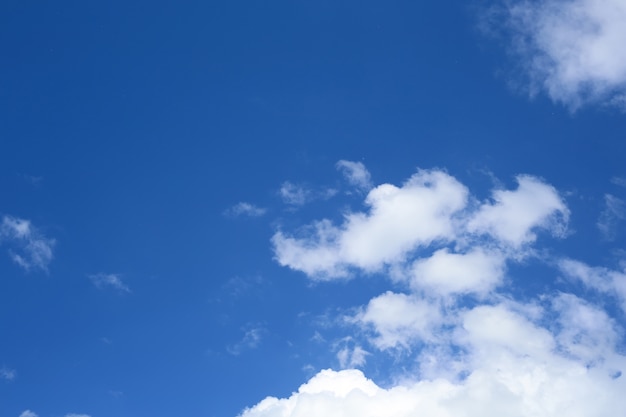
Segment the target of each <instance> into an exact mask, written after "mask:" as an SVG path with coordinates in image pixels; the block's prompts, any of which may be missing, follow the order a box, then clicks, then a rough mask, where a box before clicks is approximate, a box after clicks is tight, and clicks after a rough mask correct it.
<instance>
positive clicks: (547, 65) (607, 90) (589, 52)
mask: <svg viewBox="0 0 626 417" xmlns="http://www.w3.org/2000/svg"><path fill="white" fill-rule="evenodd" d="M505 20H506V21H507V22H508V26H509V29H510V30H511V34H512V42H513V49H514V50H515V51H516V52H517V53H518V54H519V60H520V62H521V63H522V66H523V67H524V68H525V70H526V71H527V74H528V76H529V79H530V82H531V88H532V89H534V90H538V89H541V90H543V91H545V92H546V93H547V94H548V95H549V97H550V98H552V99H553V100H554V101H557V102H561V103H563V104H565V105H566V106H568V107H570V108H571V109H576V108H578V107H580V106H581V105H583V104H585V103H588V102H604V103H608V104H613V105H617V106H619V107H621V108H622V109H624V110H626V48H624V45H626V25H625V24H624V22H625V21H626V1H624V0H519V1H517V0H515V1H508V2H507V8H506V15H505Z"/></svg>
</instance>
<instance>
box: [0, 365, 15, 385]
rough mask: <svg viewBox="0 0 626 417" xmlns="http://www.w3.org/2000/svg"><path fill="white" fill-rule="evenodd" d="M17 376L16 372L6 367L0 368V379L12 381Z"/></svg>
mask: <svg viewBox="0 0 626 417" xmlns="http://www.w3.org/2000/svg"><path fill="white" fill-rule="evenodd" d="M16 376H17V372H15V370H14V369H9V368H6V367H4V366H3V367H2V368H0V379H5V380H7V381H12V380H14V379H15V377H16Z"/></svg>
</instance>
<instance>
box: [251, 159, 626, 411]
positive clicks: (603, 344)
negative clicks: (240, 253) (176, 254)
mask: <svg viewBox="0 0 626 417" xmlns="http://www.w3.org/2000/svg"><path fill="white" fill-rule="evenodd" d="M517 183H518V185H517V187H516V188H515V189H512V190H503V189H497V190H495V191H493V193H492V196H491V198H490V199H489V200H487V201H484V202H480V201H477V200H476V199H475V198H472V197H471V195H470V194H469V191H468V190H467V188H466V187H465V186H464V185H462V184H461V183H460V182H459V181H457V180H456V179H455V178H453V177H451V176H450V175H449V174H447V173H445V172H443V171H439V170H431V171H418V173H417V174H415V175H414V176H412V177H411V178H410V179H409V180H408V181H407V182H406V183H405V184H403V185H402V186H401V187H396V186H393V185H389V184H383V185H381V186H378V187H375V188H373V189H371V190H370V192H369V194H368V195H367V197H366V200H365V204H366V206H367V208H368V210H367V211H365V212H348V213H345V214H344V220H343V222H342V223H341V224H339V225H335V224H333V223H332V222H331V221H329V220H321V221H318V222H315V223H313V224H311V225H310V226H308V227H306V228H304V229H303V230H301V231H299V232H298V233H299V234H298V233H296V234H295V235H287V234H286V233H284V232H278V233H277V234H275V235H274V237H273V240H272V242H273V245H274V249H275V255H276V259H277V261H278V262H279V263H281V264H282V265H284V266H288V267H290V268H292V269H295V270H299V271H302V272H304V273H306V274H307V275H308V276H309V277H310V278H312V279H331V278H334V277H341V276H344V277H345V276H349V275H350V274H356V273H358V272H365V273H369V272H373V271H377V272H386V273H387V274H388V276H389V279H390V282H391V283H392V285H393V291H386V292H384V293H382V294H380V295H378V296H376V297H374V298H372V299H371V300H370V301H369V302H368V303H366V304H365V305H364V306H361V307H358V308H356V309H354V310H351V311H352V313H350V314H349V315H348V316H345V315H344V317H343V318H344V320H343V321H342V323H343V324H346V325H347V326H354V327H350V329H351V330H354V333H353V334H352V336H347V337H344V338H343V339H341V340H342V342H340V343H344V344H343V345H341V344H340V346H341V349H339V350H338V351H337V350H335V352H337V359H338V360H339V364H340V366H341V367H342V368H344V367H346V366H359V367H361V366H364V365H365V359H366V358H365V352H366V350H365V349H368V351H367V352H366V353H367V355H368V358H367V359H368V361H369V360H370V357H375V356H376V355H381V354H382V355H386V354H391V355H393V356H394V359H395V360H404V359H406V361H403V362H402V363H401V364H400V365H399V366H398V369H396V370H395V371H391V372H390V374H389V375H388V377H389V379H390V380H391V381H393V382H392V383H391V384H390V386H388V387H380V386H378V385H376V384H375V383H374V382H373V381H371V380H369V379H367V378H366V377H365V376H364V374H363V373H361V372H360V371H356V370H349V369H348V370H343V371H340V372H335V371H331V370H325V371H321V372H320V373H318V374H317V375H316V376H314V377H313V378H312V379H311V380H309V381H308V382H307V383H305V384H304V385H302V386H301V387H300V389H299V390H298V391H297V392H295V393H293V394H292V395H291V396H289V397H287V398H282V399H279V398H274V397H267V398H266V399H265V400H263V401H261V402H260V403H259V404H257V405H256V406H254V407H251V408H249V409H246V410H244V411H243V413H242V414H241V417H303V416H307V417H308V416H325V417H326V416H330V417H334V416H342V417H343V416H346V417H347V416H355V415H356V416H365V417H367V416H372V417H374V416H376V417H387V416H388V417H404V416H406V417H409V416H411V417H413V416H429V417H431V416H434V417H496V416H497V417H552V416H561V415H568V416H575V417H590V416H591V417H609V416H611V417H612V416H613V415H615V410H620V409H624V407H626V397H625V396H624V395H623V392H626V391H624V390H625V389H626V377H623V376H622V372H624V371H625V370H626V356H624V353H623V334H624V329H623V327H622V326H621V325H620V323H619V322H618V321H616V320H615V319H613V318H612V317H611V316H610V314H609V313H608V312H607V311H605V310H604V307H603V306H601V305H596V304H594V303H592V302H590V301H589V300H584V299H582V298H580V297H579V296H578V295H574V294H571V293H568V292H567V291H565V290H563V291H562V292H558V291H553V292H551V293H544V294H536V296H535V297H534V298H532V297H530V298H529V299H527V301H524V302H520V301H515V300H513V299H512V298H511V297H513V293H512V292H510V291H508V289H507V288H506V287H507V286H506V285H505V284H507V283H509V282H512V280H513V279H517V278H518V277H510V276H508V274H509V273H513V272H515V273H516V274H517V273H519V272H518V271H517V270H518V269H520V268H512V267H510V265H509V264H510V263H513V262H517V261H519V260H520V259H527V258H524V257H525V256H527V255H529V254H533V253H537V252H541V251H537V250H535V249H536V248H535V247H534V246H533V245H536V244H537V234H538V232H539V231H544V232H546V231H547V232H551V233H552V234H553V235H556V236H558V237H564V236H565V235H566V231H567V230H566V227H567V221H568V217H569V209H568V207H567V206H566V204H565V202H564V200H563V198H562V197H561V196H560V194H559V192H558V191H557V190H556V189H555V188H554V187H552V186H551V185H549V184H547V183H545V182H544V181H542V180H540V179H538V178H535V177H532V176H527V175H521V176H518V177H517ZM547 257H548V258H549V256H547ZM542 259H543V258H542ZM555 264H556V265H557V266H558V268H559V270H560V271H561V272H562V273H564V274H565V275H567V276H568V277H571V278H574V279H576V280H579V281H581V282H583V283H584V284H585V285H586V286H587V287H589V288H592V289H595V290H596V291H598V292H601V293H603V294H611V295H613V296H615V297H616V299H617V300H619V301H620V302H622V303H623V305H624V306H625V310H626V274H624V273H623V272H618V271H613V270H609V269H606V268H593V267H590V266H588V265H586V264H584V263H582V262H579V261H574V260H570V259H563V260H560V261H554V260H553V259H547V262H546V264H545V266H546V267H553V266H554V265H555ZM517 266H520V267H523V263H518V265H517ZM510 271H513V272H510ZM554 273H555V278H556V277H557V273H556V271H554ZM561 283H566V282H565V281H561ZM605 301H606V300H605ZM344 314H345V313H344ZM346 340H347V341H348V342H345V341H346ZM336 346H337V344H335V345H334V349H336ZM365 369H367V368H365Z"/></svg>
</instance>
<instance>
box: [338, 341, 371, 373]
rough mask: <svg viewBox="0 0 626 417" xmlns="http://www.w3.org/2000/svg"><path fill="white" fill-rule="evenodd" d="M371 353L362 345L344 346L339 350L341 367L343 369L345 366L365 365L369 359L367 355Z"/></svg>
mask: <svg viewBox="0 0 626 417" xmlns="http://www.w3.org/2000/svg"><path fill="white" fill-rule="evenodd" d="M369 354H370V353H369V352H367V351H366V350H365V349H363V348H362V347H361V346H358V345H357V346H354V347H353V348H350V347H349V346H344V347H342V348H341V349H340V350H339V352H337V359H338V360H339V367H340V368H342V369H345V368H357V367H360V366H363V365H365V362H366V361H367V359H366V358H367V355H369Z"/></svg>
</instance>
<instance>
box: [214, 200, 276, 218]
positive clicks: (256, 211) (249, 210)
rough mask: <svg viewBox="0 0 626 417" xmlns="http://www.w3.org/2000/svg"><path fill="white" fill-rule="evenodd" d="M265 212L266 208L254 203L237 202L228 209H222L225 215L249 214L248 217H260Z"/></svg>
mask: <svg viewBox="0 0 626 417" xmlns="http://www.w3.org/2000/svg"><path fill="white" fill-rule="evenodd" d="M265 213H267V209H266V208H263V207H257V206H255V205H254V204H250V203H246V202H243V201H242V202H239V203H237V204H235V205H234V206H232V207H230V208H229V209H227V210H225V211H224V215H226V216H233V217H238V216H249V217H261V216H263V215H264V214H265Z"/></svg>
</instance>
